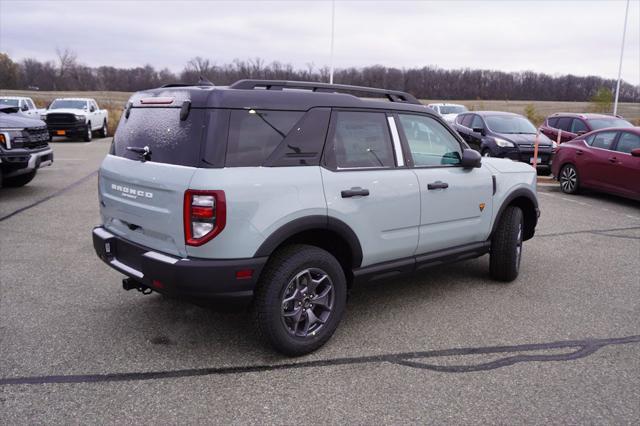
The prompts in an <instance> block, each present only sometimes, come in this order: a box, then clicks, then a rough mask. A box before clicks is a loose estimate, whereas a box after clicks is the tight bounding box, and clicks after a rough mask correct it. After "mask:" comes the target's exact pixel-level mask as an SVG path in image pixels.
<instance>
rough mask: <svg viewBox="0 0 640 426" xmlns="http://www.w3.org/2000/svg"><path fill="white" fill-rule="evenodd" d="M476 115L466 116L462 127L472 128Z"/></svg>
mask: <svg viewBox="0 0 640 426" xmlns="http://www.w3.org/2000/svg"><path fill="white" fill-rule="evenodd" d="M473 117H474V114H467V115H465V116H464V119H463V120H462V125H463V126H464V127H469V128H470V127H471V120H473Z"/></svg>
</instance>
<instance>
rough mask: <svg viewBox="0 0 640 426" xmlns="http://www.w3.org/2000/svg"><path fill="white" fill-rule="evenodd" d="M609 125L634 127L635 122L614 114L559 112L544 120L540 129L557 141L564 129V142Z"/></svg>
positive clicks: (561, 136) (562, 135) (562, 136)
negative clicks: (632, 122)
mask: <svg viewBox="0 0 640 426" xmlns="http://www.w3.org/2000/svg"><path fill="white" fill-rule="evenodd" d="M609 127H622V128H627V127H633V124H631V123H629V122H628V121H627V120H625V119H622V118H619V117H616V116H613V115H604V114H574V113H568V112H558V113H555V114H553V115H550V116H549V117H547V119H546V120H544V123H542V126H540V131H541V132H542V133H543V134H544V135H545V136H547V137H548V138H549V139H551V140H553V141H555V142H557V141H558V133H560V131H562V134H561V135H560V143H562V142H567V141H570V140H571V139H575V138H577V137H578V136H580V135H583V134H585V133H589V132H592V131H594V130H599V129H605V128H609Z"/></svg>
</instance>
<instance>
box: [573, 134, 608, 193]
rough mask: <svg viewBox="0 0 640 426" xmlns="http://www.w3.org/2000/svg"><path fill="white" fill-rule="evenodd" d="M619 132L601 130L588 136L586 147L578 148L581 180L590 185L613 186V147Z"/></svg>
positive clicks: (577, 156) (577, 160) (577, 154)
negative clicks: (611, 176)
mask: <svg viewBox="0 0 640 426" xmlns="http://www.w3.org/2000/svg"><path fill="white" fill-rule="evenodd" d="M617 134H618V132H616V131H609V132H599V133H596V134H595V135H593V137H590V138H588V140H587V144H588V145H587V146H585V148H578V149H577V150H576V165H577V167H578V174H579V178H580V180H581V181H582V182H583V183H584V184H585V185H588V186H593V187H596V188H601V189H607V188H609V187H610V186H611V178H610V176H609V174H610V173H611V166H612V163H611V161H610V158H611V157H612V151H611V147H612V145H613V142H614V140H615V139H616V136H617Z"/></svg>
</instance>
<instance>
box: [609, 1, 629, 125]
mask: <svg viewBox="0 0 640 426" xmlns="http://www.w3.org/2000/svg"><path fill="white" fill-rule="evenodd" d="M628 16H629V0H627V8H626V9H625V12H624V27H623V29H622V46H621V47H620V65H619V66H618V83H617V84H616V100H615V101H614V102H613V115H616V114H617V113H618V95H619V94H620V77H621V75H622V54H623V53H624V38H625V36H626V35H627V17H628Z"/></svg>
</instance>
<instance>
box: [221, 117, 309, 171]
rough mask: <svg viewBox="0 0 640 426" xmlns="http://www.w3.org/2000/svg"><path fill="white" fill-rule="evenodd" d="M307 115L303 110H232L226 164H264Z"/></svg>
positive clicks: (242, 165)
mask: <svg viewBox="0 0 640 426" xmlns="http://www.w3.org/2000/svg"><path fill="white" fill-rule="evenodd" d="M303 115H304V113H303V112H301V111H271V110H257V109H249V110H235V111H232V112H231V118H230V121H229V138H228V142H227V157H226V162H225V164H226V166H227V167H252V166H253V167H255V166H260V165H262V163H264V161H265V160H266V159H267V157H269V155H270V154H271V153H272V152H273V151H274V150H275V149H276V147H277V146H278V145H279V144H280V142H282V140H283V139H284V138H285V137H286V136H287V133H289V131H290V130H291V128H292V127H293V126H294V125H295V124H296V123H297V122H298V120H300V118H302V116H303Z"/></svg>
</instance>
